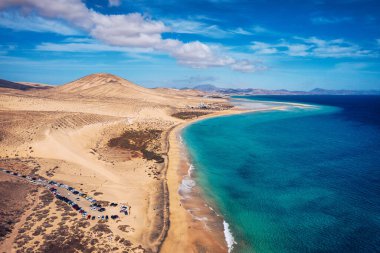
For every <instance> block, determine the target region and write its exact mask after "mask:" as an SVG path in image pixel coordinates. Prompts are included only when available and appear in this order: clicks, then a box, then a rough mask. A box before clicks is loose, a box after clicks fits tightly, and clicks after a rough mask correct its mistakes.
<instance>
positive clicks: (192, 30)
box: [164, 19, 230, 38]
mask: <svg viewBox="0 0 380 253" xmlns="http://www.w3.org/2000/svg"><path fill="white" fill-rule="evenodd" d="M164 23H165V24H166V25H167V26H168V27H169V29H170V32H174V33H185V34H198V35H203V36H209V37H213V38H224V37H227V36H229V35H230V34H229V32H227V31H225V30H222V29H220V28H219V27H218V26H217V25H209V24H207V23H203V22H200V21H194V20H183V19H166V20H164Z"/></svg>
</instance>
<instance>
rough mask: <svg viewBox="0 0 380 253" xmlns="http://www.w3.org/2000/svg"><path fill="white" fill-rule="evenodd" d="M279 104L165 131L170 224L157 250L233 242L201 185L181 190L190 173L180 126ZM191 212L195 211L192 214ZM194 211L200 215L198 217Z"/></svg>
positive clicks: (205, 248)
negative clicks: (189, 191) (167, 145)
mask: <svg viewBox="0 0 380 253" xmlns="http://www.w3.org/2000/svg"><path fill="white" fill-rule="evenodd" d="M281 108H283V107H282V106H272V107H268V108H257V109H242V108H236V109H230V110H226V111H221V112H216V113H212V114H209V115H205V116H202V117H199V118H196V119H192V120H190V121H186V122H183V123H180V124H178V125H177V126H175V127H174V128H173V129H171V131H170V132H169V134H168V143H169V151H168V165H167V172H166V180H167V187H168V193H169V194H168V195H169V201H168V203H169V224H170V226H169V230H168V231H167V235H166V238H165V239H164V241H163V243H162V245H161V248H160V249H161V250H160V252H199V251H202V252H229V251H230V249H229V248H228V247H231V246H233V244H234V243H233V240H234V239H233V237H232V235H231V234H229V232H230V230H229V228H228V227H229V225H228V223H227V222H226V221H225V220H224V219H223V217H222V216H221V215H219V214H218V213H217V212H216V211H214V208H215V207H214V206H209V205H208V203H207V200H206V199H205V197H204V195H203V193H202V189H201V188H200V186H198V185H195V186H194V187H192V188H191V193H190V194H189V196H186V198H184V196H183V195H181V193H180V187H181V186H182V184H183V180H184V178H185V177H188V176H189V174H190V170H191V166H192V165H191V163H189V155H188V152H187V149H186V146H185V145H184V144H183V143H182V142H181V133H182V130H183V129H184V128H186V127H187V126H189V125H191V124H194V123H196V122H199V121H201V120H205V119H210V118H215V117H222V116H230V115H237V114H244V113H252V112H259V111H272V110H279V109H281ZM193 213H196V214H195V215H193ZM197 214H198V215H199V216H201V219H199V217H198V216H197ZM197 217H198V219H197ZM226 229H227V230H228V231H227V230H226ZM180 249H181V250H180Z"/></svg>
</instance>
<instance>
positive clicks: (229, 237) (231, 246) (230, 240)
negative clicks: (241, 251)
mask: <svg viewBox="0 0 380 253" xmlns="http://www.w3.org/2000/svg"><path fill="white" fill-rule="evenodd" d="M223 227H224V237H225V239H226V242H227V247H228V253H230V252H232V250H233V249H234V244H236V241H235V238H234V236H233V235H232V233H231V230H230V225H229V224H228V223H227V222H226V221H223Z"/></svg>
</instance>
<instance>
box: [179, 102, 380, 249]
mask: <svg viewBox="0 0 380 253" xmlns="http://www.w3.org/2000/svg"><path fill="white" fill-rule="evenodd" d="M244 98H245V99H249V100H251V101H252V103H253V104H254V103H258V102H260V103H264V104H265V103H267V102H265V101H272V102H296V103H304V104H309V105H313V106H311V107H305V108H300V107H297V106H292V105H289V106H288V107H287V108H286V110H281V111H265V112H255V113H246V114H241V115H233V116H224V117H217V118H211V119H207V120H202V121H199V122H197V123H195V124H192V125H190V126H188V127H187V128H185V129H184V131H183V133H182V138H183V140H184V143H185V144H186V147H187V150H188V153H189V156H190V160H191V163H192V166H193V167H194V170H193V171H192V176H193V177H194V180H195V182H196V183H197V185H199V186H200V188H201V189H202V192H203V195H204V197H205V199H206V200H207V202H209V204H210V205H211V206H213V208H214V209H215V210H217V212H218V213H219V214H220V215H222V216H223V218H224V220H225V222H224V223H225V224H224V227H225V230H226V231H225V234H226V240H227V241H228V243H229V246H230V249H231V251H232V252H239V253H243V252H244V253H245V252H258V253H266V252H281V253H286V252H326V253H327V252H366V253H370V252H380V96H256V97H244Z"/></svg>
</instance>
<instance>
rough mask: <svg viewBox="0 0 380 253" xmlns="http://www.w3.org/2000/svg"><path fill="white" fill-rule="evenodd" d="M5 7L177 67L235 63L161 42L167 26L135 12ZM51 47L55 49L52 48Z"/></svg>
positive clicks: (64, 0) (27, 2) (211, 51)
mask: <svg viewBox="0 0 380 253" xmlns="http://www.w3.org/2000/svg"><path fill="white" fill-rule="evenodd" d="M116 2H117V1H114V2H113V3H116ZM110 4H111V2H110ZM7 7H13V8H14V7H16V8H18V10H20V11H21V12H24V13H27V12H33V13H38V14H39V16H41V17H42V18H50V19H62V20H65V21H66V22H68V23H70V24H71V25H73V26H75V27H77V28H80V29H81V30H83V31H85V32H87V33H89V34H90V35H91V36H92V37H93V38H95V39H98V40H99V41H101V42H103V43H106V44H107V45H109V46H116V47H127V48H139V49H141V48H145V49H147V50H154V51H161V52H166V53H168V54H169V55H171V56H173V57H175V58H176V59H177V60H178V62H179V63H180V64H183V65H188V66H191V67H197V68H204V67H210V66H229V67H231V68H232V66H233V64H236V63H237V62H238V60H236V59H233V58H232V57H230V56H228V55H226V54H225V53H223V54H221V53H219V52H216V51H215V48H213V47H210V46H208V45H206V44H204V43H201V42H198V41H194V42H188V43H183V42H181V41H178V40H173V39H163V38H162V36H161V35H162V33H164V32H167V31H169V27H167V26H165V24H164V23H163V22H161V21H156V20H152V19H149V18H147V17H145V16H143V15H141V14H139V13H130V14H125V15H104V14H101V13H98V12H95V11H94V10H92V9H88V8H87V7H86V5H85V4H84V3H83V2H82V1H81V0H55V1H51V0H2V1H1V2H0V10H1V9H4V8H7ZM193 28H197V27H193ZM198 28H199V27H198ZM188 30H189V29H188ZM189 31H190V30H189ZM208 32H211V33H214V34H216V33H218V32H221V31H219V30H218V28H217V27H216V26H215V27H213V26H210V27H208ZM54 47H55V48H57V46H56V45H55V46H54ZM54 47H53V45H52V44H44V45H40V46H39V47H37V49H45V50H47V49H48V48H50V49H53V48H54ZM70 47H71V48H73V47H76V48H78V47H82V48H83V49H85V48H87V50H98V49H99V50H100V49H101V48H103V49H105V50H108V49H111V48H105V47H104V46H101V47H100V46H99V45H93V44H90V45H84V44H80V43H79V44H78V43H76V44H75V45H73V44H71V45H70V44H66V45H65V48H66V49H67V50H68V49H69V48H70ZM246 65H247V64H246ZM245 68H247V67H245ZM233 69H236V70H238V69H239V68H236V67H234V68H233ZM240 69H242V68H240Z"/></svg>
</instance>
